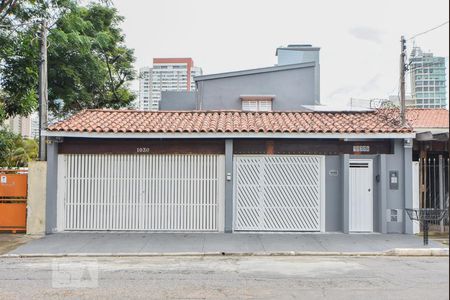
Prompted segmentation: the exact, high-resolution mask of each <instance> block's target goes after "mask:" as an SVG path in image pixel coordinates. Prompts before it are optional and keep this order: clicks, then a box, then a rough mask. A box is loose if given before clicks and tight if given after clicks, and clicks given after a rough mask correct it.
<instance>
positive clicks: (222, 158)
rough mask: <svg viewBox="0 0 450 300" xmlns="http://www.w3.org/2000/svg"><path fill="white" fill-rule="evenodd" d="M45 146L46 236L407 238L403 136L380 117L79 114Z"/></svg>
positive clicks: (408, 149) (407, 163)
mask: <svg viewBox="0 0 450 300" xmlns="http://www.w3.org/2000/svg"><path fill="white" fill-rule="evenodd" d="M45 134H46V135H47V137H48V139H49V142H50V143H49V145H48V178H47V182H48V189H47V217H46V222H47V224H46V228H47V232H49V233H50V232H59V231H73V230H75V231H113V230H125V231H128V230H144V231H169V232H172V231H173V232H180V231H189V232H191V231H200V232H204V231H212V232H229V233H231V232H242V231H244V232H344V233H351V232H382V233H412V223H411V221H410V220H409V219H407V218H405V214H404V208H405V207H412V202H411V201H412V195H411V191H412V189H411V182H412V180H411V163H412V160H411V157H412V138H413V137H414V135H415V134H414V133H413V132H412V130H411V129H410V128H408V127H402V126H399V125H398V123H397V122H395V120H392V119H391V116H389V114H386V113H385V112H383V111H370V112H276V111H242V110H241V111H185V112H181V111H160V112H144V111H123V110H121V111H114V110H86V111H83V112H80V113H79V114H77V115H75V116H73V117H71V118H69V119H67V120H65V121H63V122H60V123H57V124H55V125H53V126H51V127H49V128H48V130H47V131H46V132H45ZM410 202H411V203H410Z"/></svg>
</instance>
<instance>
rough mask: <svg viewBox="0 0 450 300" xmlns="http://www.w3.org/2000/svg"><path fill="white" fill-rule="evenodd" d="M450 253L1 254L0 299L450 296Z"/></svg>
mask: <svg viewBox="0 0 450 300" xmlns="http://www.w3.org/2000/svg"><path fill="white" fill-rule="evenodd" d="M448 270H449V260H448V257H342V256H341V257H306V256H273V257H267V256H264V257H263V256H204V257H179V256H178V257H175V256H174V257H115V258H114V257H109V258H107V257H103V258H101V257H99V258H69V257H63V258H50V257H47V258H2V259H0V299H60V298H62V297H64V298H68V299H85V298H96V299H106V298H107V299H123V298H127V299H134V298H142V299H144V298H145V299H448V298H449V273H448Z"/></svg>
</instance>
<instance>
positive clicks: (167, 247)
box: [8, 232, 448, 256]
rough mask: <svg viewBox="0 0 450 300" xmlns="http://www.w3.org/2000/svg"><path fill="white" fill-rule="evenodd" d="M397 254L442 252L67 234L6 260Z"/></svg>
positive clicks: (354, 240) (385, 245)
mask: <svg viewBox="0 0 450 300" xmlns="http://www.w3.org/2000/svg"><path fill="white" fill-rule="evenodd" d="M398 248H402V249H403V248H408V249H415V250H417V249H423V250H421V251H424V250H425V251H426V249H431V248H440V249H447V250H448V248H445V246H444V245H442V244H439V243H436V242H433V241H430V244H429V245H428V247H424V246H423V244H422V239H421V238H420V237H417V236H413V235H404V234H341V233H331V234H328V233H327V234H321V233H317V234H271V233H265V234H256V233H235V234H223V233H132V232H123V233H103V232H102V233H100V232H95V233H76V232H71V233H57V234H52V235H48V236H45V237H43V238H41V239H38V240H33V241H31V242H29V243H27V244H26V245H23V246H20V247H19V248H17V249H15V250H13V251H11V252H9V253H8V255H10V256H15V255H22V256H33V255H36V256H39V255H43V256H47V255H50V256H51V255H73V256H83V255H214V254H215V255H220V254H235V255H243V254H247V255H283V254H284V255H292V254H297V255H302V254H303V255H308V254H311V255H339V254H341V255H342V254H353V255H361V254H362V255H364V254H365V255H383V253H386V252H387V251H389V250H393V249H398ZM447 253H448V252H447ZM429 255H431V254H429Z"/></svg>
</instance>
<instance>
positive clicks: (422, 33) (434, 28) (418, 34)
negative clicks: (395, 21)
mask: <svg viewBox="0 0 450 300" xmlns="http://www.w3.org/2000/svg"><path fill="white" fill-rule="evenodd" d="M448 23H449V21H445V22H444V23H442V24H440V25H438V26H436V27H433V28H430V29H428V30H425V31H424V32H420V33H417V34H415V35H413V36H412V37H410V38H409V39H407V41H410V40H412V39H415V38H416V37H418V36H421V35H424V34H426V33H428V32H431V31H433V30H436V29H438V28H441V27H442V26H444V25H447V24H448Z"/></svg>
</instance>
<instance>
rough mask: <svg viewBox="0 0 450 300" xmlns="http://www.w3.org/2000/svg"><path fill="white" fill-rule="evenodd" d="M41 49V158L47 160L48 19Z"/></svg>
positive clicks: (43, 22) (44, 28) (44, 21)
mask: <svg viewBox="0 0 450 300" xmlns="http://www.w3.org/2000/svg"><path fill="white" fill-rule="evenodd" d="M39 41H40V44H39V46H40V51H39V57H40V59H39V160H41V161H46V160H47V145H46V138H45V136H43V135H42V130H44V129H47V103H48V82H47V21H46V20H42V25H41V37H40V39H39Z"/></svg>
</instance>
